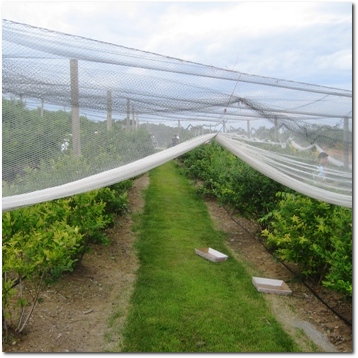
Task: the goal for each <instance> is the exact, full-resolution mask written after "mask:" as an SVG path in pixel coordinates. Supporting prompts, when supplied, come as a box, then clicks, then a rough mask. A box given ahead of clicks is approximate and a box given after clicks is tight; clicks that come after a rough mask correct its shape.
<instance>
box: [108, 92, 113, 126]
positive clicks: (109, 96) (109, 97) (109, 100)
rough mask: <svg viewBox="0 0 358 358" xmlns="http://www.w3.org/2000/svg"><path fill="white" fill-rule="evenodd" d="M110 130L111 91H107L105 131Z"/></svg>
mask: <svg viewBox="0 0 358 358" xmlns="http://www.w3.org/2000/svg"><path fill="white" fill-rule="evenodd" d="M111 128H112V91H111V90H108V91H107V130H111Z"/></svg>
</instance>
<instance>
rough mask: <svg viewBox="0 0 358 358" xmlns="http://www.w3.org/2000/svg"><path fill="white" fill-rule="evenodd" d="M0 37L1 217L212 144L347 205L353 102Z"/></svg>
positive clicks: (131, 52)
mask: <svg viewBox="0 0 358 358" xmlns="http://www.w3.org/2000/svg"><path fill="white" fill-rule="evenodd" d="M2 32H3V42H2V55H3V66H2V88H3V106H2V108H3V124H2V129H3V210H10V209H13V208H16V207H21V206H24V205H31V204H33V203H36V202H41V201H45V200H51V199H55V198H59V197H64V196H67V195H72V194H75V193H80V192H84V191H87V190H92V189H94V188H99V187H101V186H105V185H109V184H111V183H114V182H118V181H121V180H124V179H127V178H130V177H134V176H136V175H138V174H140V173H143V172H145V171H147V170H149V169H151V168H154V167H155V166H157V165H160V164H162V163H163V162H164V161H167V160H170V159H172V158H175V157H176V156H179V155H181V154H183V153H185V152H186V151H189V150H191V149H193V148H194V147H195V146H198V145H200V144H202V143H204V142H205V141H207V140H209V139H211V138H213V137H215V138H216V139H217V140H218V141H219V142H220V143H221V144H222V145H224V146H225V147H226V148H228V149H229V150H231V151H232V152H233V153H235V154H236V155H237V156H239V157H240V158H242V159H243V160H245V161H246V162H248V163H249V164H250V165H252V166H253V167H254V168H255V169H257V170H259V171H261V172H262V173H264V174H265V175H268V176H270V177H272V178H273V179H275V180H277V181H279V182H281V183H283V184H285V185H287V186H289V187H291V188H293V189H295V190H297V191H299V192H303V193H304V194H307V195H310V196H313V197H315V198H318V199H322V200H326V201H328V202H331V203H334V204H337V205H342V206H347V207H351V206H352V92H351V91H348V90H343V89H337V88H330V87H323V86H318V85H313V84H306V83H298V82H293V81H287V80H282V79H275V78H268V77H261V76H254V75H249V74H245V73H240V72H236V71H230V70H225V69H221V68H216V67H213V66H207V65H203V64H199V63H193V62H188V61H183V60H180V59H176V58H171V57H166V56H161V55H157V54H154V53H149V52H144V51H139V50H135V49H130V48H126V47H122V46H118V45H113V44H109V43H104V42H99V41H94V40H90V39H86V38H81V37H77V36H72V35H67V34H63V33H58V32H53V31H49V30H46V29H40V28H35V27H32V26H28V25H25V24H19V23H14V22H11V21H7V20H3V26H2ZM218 133H220V134H219V135H217V134H218ZM321 151H325V152H327V153H328V154H329V157H328V164H327V167H326V168H325V171H326V172H325V178H324V180H322V178H318V176H317V173H316V172H317V163H318V162H317V156H318V153H319V152H321Z"/></svg>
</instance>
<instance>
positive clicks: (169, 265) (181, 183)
mask: <svg viewBox="0 0 358 358" xmlns="http://www.w3.org/2000/svg"><path fill="white" fill-rule="evenodd" d="M140 221H141V223H140V224H139V230H138V234H139V238H138V240H137V244H136V247H137V250H138V256H139V259H140V268H139V270H138V278H137V282H136V287H135V291H134V293H133V296H132V302H131V311H130V313H129V316H128V319H127V324H126V328H125V330H124V343H123V344H122V347H121V351H122V352H293V351H298V350H299V349H298V347H297V346H296V345H295V343H294V342H293V340H292V339H291V338H290V337H289V336H288V334H286V333H285V331H284V330H283V329H282V328H281V326H280V325H279V324H278V323H277V321H276V320H275V318H274V316H272V314H271V313H270V311H269V310H268V308H267V305H266V303H265V301H264V299H263V297H262V294H261V293H259V292H257V290H256V289H255V288H254V286H253V285H252V283H251V276H249V275H248V273H247V272H246V271H245V269H244V267H243V266H242V265H241V264H240V263H238V262H237V261H236V260H235V259H234V258H232V257H229V258H228V259H227V261H224V262H219V263H213V262H211V261H208V260H206V259H204V258H202V257H200V256H198V255H196V254H195V252H194V249H195V248H199V247H209V246H210V247H212V248H214V249H216V250H218V251H221V252H223V253H225V254H228V252H227V250H226V249H225V246H224V240H225V236H224V234H223V233H221V232H219V231H216V230H215V229H214V228H213V224H212V221H211V219H210V216H209V214H208V211H207V208H206V206H205V203H204V202H203V200H202V199H201V198H200V197H199V196H197V195H196V193H195V188H194V187H193V186H192V185H191V183H190V182H189V181H188V180H187V179H186V178H185V177H183V176H181V175H180V174H179V173H178V171H177V169H176V167H175V163H174V162H169V163H166V164H164V165H163V166H160V167H158V168H156V169H154V170H152V171H151V172H150V185H149V187H148V189H147V191H146V204H145V208H144V212H143V214H142V216H141V218H140Z"/></svg>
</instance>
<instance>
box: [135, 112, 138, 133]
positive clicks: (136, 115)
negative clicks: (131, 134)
mask: <svg viewBox="0 0 358 358" xmlns="http://www.w3.org/2000/svg"><path fill="white" fill-rule="evenodd" d="M138 128H139V119H138V112H137V111H135V129H138Z"/></svg>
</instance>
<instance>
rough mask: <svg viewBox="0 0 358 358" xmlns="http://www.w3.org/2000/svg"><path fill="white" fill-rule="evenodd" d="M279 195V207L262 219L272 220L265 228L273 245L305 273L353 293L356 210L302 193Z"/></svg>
mask: <svg viewBox="0 0 358 358" xmlns="http://www.w3.org/2000/svg"><path fill="white" fill-rule="evenodd" d="M277 196H278V197H279V198H280V201H279V202H278V207H277V209H275V210H273V211H272V212H271V215H268V216H266V217H264V218H262V219H261V221H269V228H268V229H265V230H263V231H262V235H263V236H264V237H266V242H267V244H268V245H269V247H270V248H271V249H272V250H274V252H275V255H277V257H279V258H280V259H281V260H283V261H287V262H293V263H297V264H298V265H299V266H300V268H301V270H302V274H303V275H304V276H305V277H311V278H315V280H316V281H317V282H318V283H321V282H322V284H323V285H324V286H326V287H329V288H331V289H334V290H336V291H339V292H341V293H343V294H345V295H348V296H351V294H352V211H351V210H349V209H346V208H343V207H339V206H335V205H331V204H328V203H325V202H322V201H318V200H315V199H311V198H309V197H306V196H303V195H299V194H292V193H277Z"/></svg>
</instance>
